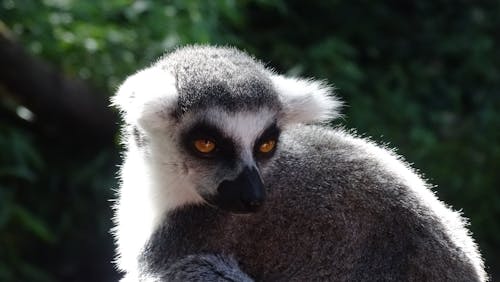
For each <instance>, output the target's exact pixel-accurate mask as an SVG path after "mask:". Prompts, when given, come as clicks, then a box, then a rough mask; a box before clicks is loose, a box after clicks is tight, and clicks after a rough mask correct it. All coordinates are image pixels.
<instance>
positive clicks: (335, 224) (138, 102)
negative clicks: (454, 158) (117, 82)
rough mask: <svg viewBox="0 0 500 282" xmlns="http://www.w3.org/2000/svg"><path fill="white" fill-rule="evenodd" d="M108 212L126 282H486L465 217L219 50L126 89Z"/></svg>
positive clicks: (311, 90)
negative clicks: (119, 157) (114, 192)
mask: <svg viewBox="0 0 500 282" xmlns="http://www.w3.org/2000/svg"><path fill="white" fill-rule="evenodd" d="M112 103H113V105H114V106H115V107H117V108H118V109H119V111H120V112H121V115H122V117H123V123H124V125H123V134H122V140H123V143H124V144H125V152H124V155H123V157H124V161H123V165H122V166H121V170H120V174H119V175H120V180H121V183H120V189H119V192H118V199H117V202H116V205H115V223H116V226H115V229H114V231H113V232H114V234H115V238H116V243H117V253H118V256H117V264H118V266H119V268H120V269H121V270H122V271H124V272H125V278H124V279H123V281H486V280H487V275H486V273H485V270H484V266H483V261H482V259H481V255H480V253H479V251H478V248H477V246H476V244H475V243H474V241H473V239H472V238H471V236H470V233H469V231H468V230H467V229H466V225H467V224H466V220H465V219H464V218H463V217H462V216H461V215H460V214H459V213H457V212H455V211H453V210H452V209H451V208H449V207H447V206H446V205H445V204H444V203H442V202H441V201H439V200H438V199H437V197H436V196H435V195H434V193H433V192H432V191H431V186H430V185H429V184H427V183H426V182H425V181H424V180H422V178H421V177H420V176H419V175H418V174H417V173H416V172H415V171H414V170H413V169H412V168H410V166H409V165H408V164H407V163H406V162H404V161H403V160H402V158H401V157H399V156H398V155H396V154H395V153H394V152H393V151H392V150H388V149H386V148H385V147H383V146H379V145H376V144H375V143H374V142H372V141H370V140H368V139H366V138H361V137H357V136H355V135H354V134H352V133H350V132H349V131H346V130H343V129H339V128H336V129H335V128H331V127H328V126H327V125H326V124H325V123H326V122H328V121H329V120H331V119H332V118H335V117H336V116H337V115H338V111H339V107H340V106H341V102H340V101H339V100H338V99H337V98H335V97H334V96H333V93H332V88H331V87H330V86H328V85H327V84H326V83H324V82H320V81H317V80H313V79H303V78H294V77H286V76H283V75H279V74H277V73H275V72H274V71H273V70H271V69H270V68H268V67H266V66H264V65H263V64H262V63H261V62H259V61H258V60H256V59H254V58H253V57H251V56H250V55H248V54H246V53H245V52H242V51H239V50H237V49H235V48H230V47H212V46H188V47H184V48H179V49H177V50H175V51H173V52H171V53H169V54H167V55H165V56H164V57H162V58H161V59H159V60H158V61H157V62H155V63H153V64H152V65H151V66H150V67H147V68H145V69H143V70H141V71H139V72H137V73H135V74H133V75H131V76H130V77H128V78H127V79H126V81H125V82H124V83H123V84H122V85H121V86H120V87H119V89H118V91H117V93H116V95H115V96H114V97H113V98H112Z"/></svg>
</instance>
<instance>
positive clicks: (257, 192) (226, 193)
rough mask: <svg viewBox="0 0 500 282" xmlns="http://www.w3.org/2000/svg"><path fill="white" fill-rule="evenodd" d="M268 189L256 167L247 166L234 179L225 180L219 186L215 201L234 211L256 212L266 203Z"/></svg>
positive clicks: (222, 206) (223, 207) (219, 205)
mask: <svg viewBox="0 0 500 282" xmlns="http://www.w3.org/2000/svg"><path fill="white" fill-rule="evenodd" d="M265 197H266V191H265V189H264V184H263V183H262V179H261V178H260V175H259V172H258V171H257V169H256V168H255V167H245V168H244V169H243V171H242V172H241V173H240V175H238V177H236V179H234V180H224V181H223V182H222V183H221V184H220V185H219V187H218V188H217V196H215V199H214V203H215V204H216V205H217V206H218V207H219V208H221V209H224V210H227V211H230V212H234V213H250V212H256V211H257V210H258V209H259V208H260V207H261V206H262V204H263V203H264V200H265Z"/></svg>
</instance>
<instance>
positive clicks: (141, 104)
mask: <svg viewBox="0 0 500 282" xmlns="http://www.w3.org/2000/svg"><path fill="white" fill-rule="evenodd" d="M177 97H178V93H177V89H176V87H175V77H174V76H173V75H172V74H171V73H169V72H167V71H165V70H163V69H161V68H160V67H157V66H155V67H151V68H147V69H144V70H141V71H139V72H137V73H136V74H134V75H132V76H130V77H128V78H127V80H125V82H124V83H123V84H122V85H121V86H120V88H119V89H118V91H117V93H116V95H115V96H113V97H112V98H111V102H112V106H115V107H117V108H118V109H120V111H121V113H122V115H123V119H124V121H125V123H127V124H136V123H139V124H140V125H142V127H143V128H145V129H149V130H154V129H157V128H161V127H163V125H164V123H165V121H166V120H167V119H168V117H167V115H168V113H169V111H170V110H172V108H173V107H174V105H175V102H176V101H177ZM146 125H147V126H146Z"/></svg>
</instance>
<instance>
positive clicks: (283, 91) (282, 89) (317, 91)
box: [271, 75, 342, 124]
mask: <svg viewBox="0 0 500 282" xmlns="http://www.w3.org/2000/svg"><path fill="white" fill-rule="evenodd" d="M271 80H272V81H273V84H274V88H275V89H276V91H277V92H278V95H279V96H280V100H281V103H282V105H283V117H282V119H283V120H282V122H283V123H284V124H290V123H312V122H325V121H328V120H330V119H332V118H335V117H337V116H338V115H339V113H338V109H339V108H340V106H342V102H340V101H339V100H337V99H336V98H335V97H334V96H333V89H332V87H330V86H328V85H326V84H324V83H322V82H319V81H315V80H311V79H301V78H288V77H284V76H282V75H272V76H271Z"/></svg>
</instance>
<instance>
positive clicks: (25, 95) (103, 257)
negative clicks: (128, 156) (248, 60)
mask: <svg viewBox="0 0 500 282" xmlns="http://www.w3.org/2000/svg"><path fill="white" fill-rule="evenodd" d="M410 2H413V3H410ZM499 15H500V2H498V1H461V0H455V1H444V0H435V1H303V0H300V1H299V0H296V1H286V2H285V1H271V0H259V1H231V0H214V1H194V0H192V1H186V0H177V1H161V3H160V1H156V2H153V1H146V0H142V1H131V0H108V1H73V0H44V1H34V0H33V1H28V0H1V1H0V281H115V280H117V279H118V274H117V273H116V272H115V270H114V268H113V265H112V264H111V261H112V256H113V243H112V240H111V236H110V235H109V228H110V226H111V214H112V213H111V209H110V202H109V199H112V198H113V193H114V192H113V189H115V188H116V187H117V181H116V178H115V172H116V170H117V165H118V164H119V162H120V157H119V145H118V142H117V141H116V140H117V137H116V133H117V124H118V121H117V119H116V113H114V112H113V111H111V110H109V109H108V108H107V104H108V100H107V99H108V97H109V96H110V95H111V94H112V93H113V92H114V91H115V89H116V87H117V86H118V84H119V83H120V82H121V81H122V80H123V79H124V78H125V77H126V76H127V75H128V74H131V73H132V72H134V71H135V70H137V69H139V68H142V67H144V66H147V65H148V64H149V62H151V61H152V60H154V59H156V58H158V57H159V56H160V55H161V54H162V53H163V52H165V51H168V50H171V49H172V48H175V47H176V46H179V45H184V44H188V43H212V44H224V45H225V44H230V45H235V46H237V47H239V48H243V49H245V50H247V51H249V52H250V53H252V54H254V55H255V56H256V57H257V58H260V59H262V60H263V62H265V63H266V64H268V65H269V66H271V67H273V68H275V69H276V70H277V71H279V72H280V73H287V74H290V75H299V76H305V77H316V78H320V79H325V80H328V81H329V82H331V83H333V84H335V86H336V87H337V88H338V91H337V92H338V94H337V95H338V96H339V97H340V98H341V99H342V100H344V101H345V102H346V104H347V106H346V107H345V108H344V109H343V113H344V114H345V116H344V118H342V119H339V120H337V121H335V122H334V123H335V124H337V125H338V124H340V125H342V126H346V127H348V128H355V129H356V130H357V131H358V133H360V134H362V135H365V136H372V138H373V139H374V140H376V141H377V142H379V143H388V146H389V147H396V148H398V152H399V153H400V154H402V155H404V156H405V157H406V159H407V160H408V161H409V162H410V163H413V166H414V167H416V168H418V169H419V170H420V172H422V173H423V174H424V175H425V177H426V178H427V179H428V180H429V181H430V182H431V183H433V184H436V185H437V186H436V188H435V190H436V193H437V194H438V196H439V197H440V198H441V199H442V200H444V201H445V202H446V203H448V204H450V205H452V206H453V207H454V208H455V209H458V210H461V211H462V212H463V213H464V215H465V216H467V217H468V218H470V222H471V224H470V229H471V231H472V233H473V236H474V238H475V239H476V240H477V242H478V243H479V245H480V248H481V251H482V253H483V255H484V257H485V259H486V264H487V266H488V269H487V271H488V272H489V274H490V275H492V276H493V277H500V256H499V254H498V253H497V252H498V250H500V235H499V234H500V191H499V190H498V188H499V182H500V181H499V180H500V176H499V174H500V169H499V163H500V129H499V127H500V111H499V109H500V93H499V89H500V52H499V50H500V44H499V43H500V42H499V41H500V16H499Z"/></svg>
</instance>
